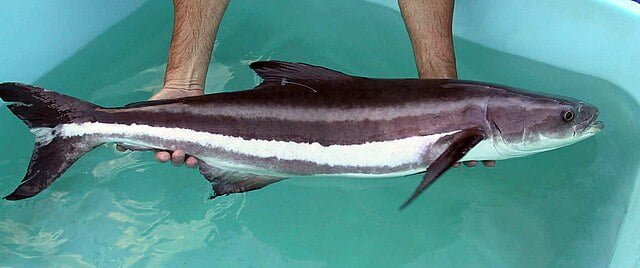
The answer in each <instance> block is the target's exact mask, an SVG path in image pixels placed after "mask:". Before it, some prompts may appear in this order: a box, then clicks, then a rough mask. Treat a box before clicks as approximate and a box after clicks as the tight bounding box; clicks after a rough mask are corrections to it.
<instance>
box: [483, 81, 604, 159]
mask: <svg viewBox="0 0 640 268" xmlns="http://www.w3.org/2000/svg"><path fill="white" fill-rule="evenodd" d="M598 115H599V111H598V108H597V107H596V106H594V105H591V104H588V103H585V102H583V101H579V100H574V99H570V98H566V97H561V96H553V95H543V94H532V93H524V92H509V93H507V94H498V95H496V96H493V97H492V98H491V99H490V100H489V104H488V107H487V120H488V122H489V124H490V127H491V129H492V131H491V132H492V133H493V138H494V139H493V141H494V146H495V147H496V149H497V151H498V152H499V153H500V154H501V155H504V156H505V158H511V157H520V156H526V155H531V154H535V153H539V152H544V151H549V150H553V149H557V148H560V147H564V146H568V145H571V144H574V143H576V142H579V141H581V140H584V139H586V138H589V137H591V136H593V135H595V134H597V133H598V132H600V131H601V130H602V129H603V127H604V124H603V123H602V122H601V121H598Z"/></svg>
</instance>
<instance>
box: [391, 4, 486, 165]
mask: <svg viewBox="0 0 640 268" xmlns="http://www.w3.org/2000/svg"><path fill="white" fill-rule="evenodd" d="M398 5H399V6H400V12H401V13H402V19H404V24H405V26H406V27H407V32H409V38H410V39H411V45H412V46H413V55H414V57H415V61H416V67H417V68H418V75H419V76H420V78H422V79H426V78H453V79H455V78H457V77H458V73H457V71H456V55H455V52H454V49H453V30H452V28H453V27H452V24H453V5H454V0H398ZM482 163H483V164H484V165H485V166H487V167H493V166H494V165H495V161H492V160H488V161H482ZM464 164H465V165H466V166H469V167H473V166H475V165H476V164H477V161H467V162H465V163H464ZM459 165H460V163H456V164H455V165H454V166H459Z"/></svg>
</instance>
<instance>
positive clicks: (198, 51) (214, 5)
mask: <svg viewBox="0 0 640 268" xmlns="http://www.w3.org/2000/svg"><path fill="white" fill-rule="evenodd" d="M228 4H229V1H228V0H173V5H174V24H173V35H172V37H171V45H170V48H169V59H168V62H167V69H166V73H165V79H164V88H165V89H179V90H199V91H202V90H203V89H204V84H205V79H206V74H207V68H208V67H209V61H210V60H211V50H212V48H213V43H214V41H215V38H216V33H217V31H218V25H219V24H220V21H221V19H222V15H223V14H224V11H225V9H226V8H227V5H228Z"/></svg>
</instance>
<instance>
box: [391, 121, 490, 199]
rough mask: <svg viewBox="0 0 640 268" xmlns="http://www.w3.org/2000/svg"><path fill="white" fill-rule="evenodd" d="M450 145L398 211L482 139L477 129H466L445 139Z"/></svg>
mask: <svg viewBox="0 0 640 268" xmlns="http://www.w3.org/2000/svg"><path fill="white" fill-rule="evenodd" d="M447 138H448V140H450V142H451V145H449V147H447V149H446V150H445V151H444V152H443V153H442V154H440V156H438V158H436V160H434V161H433V162H432V163H431V165H429V167H428V168H427V171H426V173H425V174H424V177H423V178H422V182H421V183H420V185H418V188H416V190H415V192H414V193H413V195H411V197H409V199H408V200H407V201H406V202H404V204H402V206H400V210H402V209H404V208H406V207H407V206H408V205H409V204H411V202H413V201H414V200H415V199H416V198H417V197H418V196H419V195H420V194H421V193H422V192H424V190H425V189H427V187H429V185H431V184H432V183H433V182H434V181H435V180H436V179H438V177H440V175H442V174H443V173H444V172H445V171H447V170H448V169H449V168H450V167H451V166H452V165H453V164H455V163H456V162H457V161H458V160H460V159H462V157H464V155H465V154H467V152H469V150H471V148H473V147H474V146H476V145H477V144H478V143H479V142H480V141H481V140H482V139H483V138H484V136H483V134H482V131H481V130H479V129H467V130H463V131H461V132H458V133H456V134H453V135H452V136H449V137H447Z"/></svg>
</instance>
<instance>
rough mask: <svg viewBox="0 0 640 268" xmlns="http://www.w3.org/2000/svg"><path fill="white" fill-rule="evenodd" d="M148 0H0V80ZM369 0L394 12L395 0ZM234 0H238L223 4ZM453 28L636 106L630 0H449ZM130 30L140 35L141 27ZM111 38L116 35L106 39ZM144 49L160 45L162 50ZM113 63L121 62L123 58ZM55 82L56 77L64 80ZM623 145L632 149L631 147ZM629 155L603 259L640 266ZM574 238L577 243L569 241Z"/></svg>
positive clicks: (86, 39)
mask: <svg viewBox="0 0 640 268" xmlns="http://www.w3.org/2000/svg"><path fill="white" fill-rule="evenodd" d="M151 2H153V1H148V2H147V1H144V0H135V1H107V0H96V1H90V2H87V1H81V0H67V1H36V0H28V1H10V2H3V3H1V4H0V7H2V8H0V17H2V23H0V40H2V42H0V80H1V81H20V82H25V83H33V82H36V81H38V80H39V79H41V78H42V77H43V76H45V75H46V74H47V73H48V72H50V71H51V70H54V69H55V68H56V67H58V66H59V65H62V64H64V63H65V61H66V60H68V59H69V58H70V57H71V56H72V55H74V54H75V53H76V52H78V51H80V50H81V49H83V48H84V47H85V46H87V45H88V44H90V43H91V42H92V41H93V40H94V39H95V38H97V37H98V36H100V35H101V34H102V33H103V32H105V31H107V30H108V29H111V28H112V27H114V25H116V26H115V27H118V24H119V23H120V22H121V21H123V20H125V19H127V18H130V16H131V15H132V14H133V15H135V14H136V12H139V11H140V10H141V9H144V8H147V9H149V6H151V5H153V4H152V3H151ZM370 2H373V3H375V4H376V5H380V6H383V7H385V8H389V9H392V10H394V11H393V12H396V13H397V10H398V7H397V4H396V2H395V1H390V0H371V1H370ZM236 4H238V2H235V3H232V4H231V5H236ZM227 16H233V15H229V14H227ZM335 16H338V15H337V14H336V15H335ZM396 16H397V15H396ZM163 19H165V20H166V19H167V18H166V17H164V18H163ZM264 23H269V22H264ZM399 31H404V29H400V30H399ZM454 32H455V35H456V38H457V39H456V41H457V42H467V43H468V44H471V45H477V46H481V47H485V48H487V49H490V50H494V51H498V52H501V53H509V54H512V55H517V56H519V57H522V58H526V59H530V60H532V61H536V62H539V63H542V64H547V65H550V66H554V67H557V68H559V69H564V70H569V71H572V72H575V73H580V74H584V75H588V76H593V77H597V78H599V79H602V80H604V81H606V82H608V83H611V84H613V85H615V86H616V87H619V88H621V89H623V90H624V91H625V92H626V94H628V96H629V97H630V98H631V99H632V100H631V102H632V103H633V105H635V106H636V108H635V110H631V111H637V105H638V103H639V102H640V72H639V70H640V68H639V67H638V66H639V64H640V49H639V46H638V44H640V5H638V4H636V3H634V2H632V1H627V0H584V1H571V0H562V1H557V0H540V1H529V0H515V1H514V0H457V1H456V8H455V22H454ZM142 34H144V33H142ZM169 34H170V33H169V32H166V29H165V33H164V36H165V37H164V39H162V41H163V42H166V41H167V40H168V36H169ZM137 40H138V41H139V42H144V37H141V38H138V39H137ZM152 41H157V40H152ZM248 42H251V40H248ZM398 42H404V43H405V47H408V39H404V40H399V41H398ZM340 43H341V42H336V45H335V46H334V47H332V48H330V49H333V50H339V49H340V47H341V45H340ZM345 45H346V44H345ZM114 46H123V44H118V40H114ZM457 49H458V48H457ZM123 53H125V52H123ZM132 53H139V54H143V55H139V57H140V60H144V53H143V52H140V51H135V52H132ZM154 53H166V50H165V51H162V50H161V51H155V52H154ZM459 54H461V55H462V54H464V52H460V53H459ZM403 57H404V58H405V59H411V58H410V57H407V56H403ZM87 60H91V59H87ZM377 64H380V63H377ZM411 64H413V63H412V62H411V63H410V65H411ZM464 64H465V58H461V59H459V61H458V65H459V66H461V65H464ZM381 66H383V65H381ZM125 67H126V66H125ZM334 67H336V66H334ZM341 67H343V68H347V69H348V67H345V66H341ZM487 68H495V69H496V72H499V70H500V68H505V67H504V66H491V67H487ZM371 69H373V68H371ZM113 71H114V72H118V71H126V68H125V70H113ZM78 72H87V70H78ZM374 72H375V71H374ZM365 74H366V73H363V75H365ZM368 75H371V76H376V75H379V74H376V73H373V74H368ZM462 76H464V73H463V74H462ZM537 79H540V78H537ZM87 82H92V81H87ZM97 82H103V81H97ZM251 82H253V81H251ZM59 87H64V84H61V85H59ZM85 96H87V95H85ZM141 96H142V95H141ZM103 99H104V98H103ZM104 102H109V101H104ZM112 103H117V102H116V101H112ZM633 116H638V114H634V115H633ZM1 124H2V122H0V125H1ZM638 134H639V133H637V132H636V133H629V135H632V136H634V137H636V138H638V137H639V136H638ZM628 149H629V150H631V151H638V150H639V149H640V148H628ZM630 165H632V166H634V167H635V170H634V171H633V173H634V174H635V180H632V181H630V182H629V183H628V184H627V185H624V188H625V190H624V191H621V192H620V193H624V196H622V197H618V198H623V199H624V200H625V202H624V204H626V208H623V209H622V211H624V213H623V214H622V215H621V217H622V218H621V219H619V221H618V222H619V226H618V227H617V230H618V231H617V237H616V238H615V243H614V247H615V248H614V249H612V254H610V258H609V260H608V261H607V262H608V264H609V265H610V266H612V267H638V266H640V232H638V230H639V229H640V183H639V179H640V176H638V168H639V167H640V163H638V162H637V159H636V162H635V163H630ZM8 190H9V189H2V192H3V193H6V192H7V191H8ZM0 205H1V204H0ZM597 240H598V239H597V237H596V238H593V241H594V243H597ZM400 246H404V245H400ZM576 247H577V250H580V249H579V245H576ZM488 250H493V249H488ZM461 254H463V253H462V252H461ZM529 257H530V258H534V259H535V258H536V256H529ZM523 258H525V257H523ZM0 262H1V261H0ZM556 264H557V263H556ZM560 264H562V263H560Z"/></svg>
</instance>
